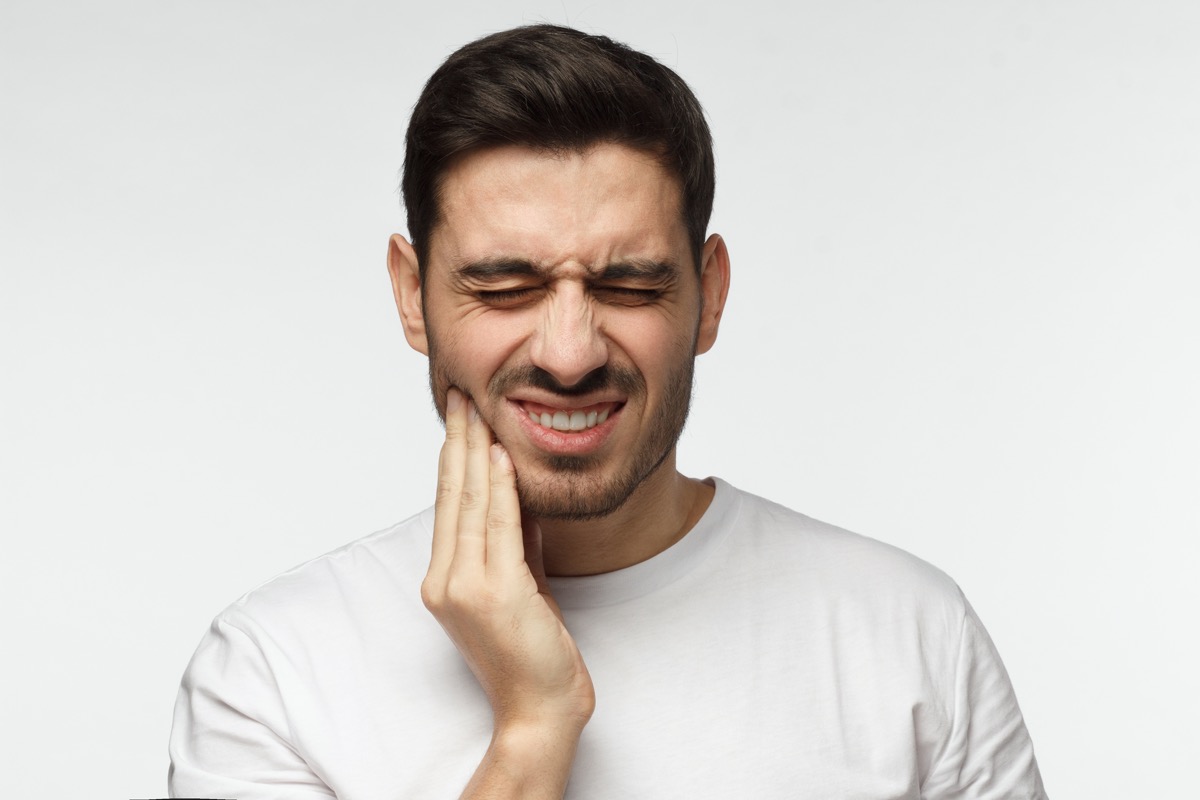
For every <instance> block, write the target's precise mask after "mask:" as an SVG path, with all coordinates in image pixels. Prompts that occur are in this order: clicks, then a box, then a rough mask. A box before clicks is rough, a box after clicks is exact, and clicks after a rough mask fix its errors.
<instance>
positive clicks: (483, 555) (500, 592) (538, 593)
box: [421, 388, 595, 737]
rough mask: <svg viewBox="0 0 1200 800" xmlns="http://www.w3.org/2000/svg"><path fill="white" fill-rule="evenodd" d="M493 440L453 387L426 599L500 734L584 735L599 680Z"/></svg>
mask: <svg viewBox="0 0 1200 800" xmlns="http://www.w3.org/2000/svg"><path fill="white" fill-rule="evenodd" d="M492 438H493V437H492V432H491V430H490V429H489V428H488V426H487V424H486V423H485V422H484V421H483V420H482V419H481V418H480V416H479V415H478V413H477V412H476V410H475V407H474V404H473V403H472V402H471V401H470V400H469V399H467V398H465V397H464V396H463V395H462V394H461V393H460V392H459V391H458V390H457V389H455V388H451V389H450V390H449V392H448V394H447V400H446V441H445V444H444V445H443V446H442V451H441V457H440V459H439V463H438V489H437V502H436V506H435V512H436V519H435V523H434V534H433V552H432V556H431V558H430V564H429V572H428V574H427V575H426V577H425V581H424V583H423V584H422V586H421V594H422V598H423V599H424V601H425V605H426V606H427V607H428V608H429V610H430V611H431V612H432V613H433V615H434V616H435V617H436V618H437V620H438V622H439V623H441V625H442V627H443V628H444V629H445V631H446V633H447V634H448V635H449V636H450V638H451V640H453V642H454V644H455V646H456V647H457V648H458V650H459V652H460V653H461V654H462V656H463V658H464V659H465V660H466V662H467V664H468V665H469V666H470V668H471V671H472V672H473V673H474V674H475V677H476V678H477V679H478V680H479V683H480V685H481V686H482V687H483V689H484V691H485V692H486V694H487V696H488V699H489V701H490V702H491V705H492V711H493V714H494V718H495V729H496V732H497V734H500V733H503V732H504V731H506V730H518V729H520V730H530V729H531V728H533V729H539V730H542V731H546V732H550V731H553V732H554V733H555V735H561V734H563V733H570V732H572V731H573V732H574V736H575V737H577V736H578V733H579V731H581V730H582V728H583V725H584V724H585V723H586V722H587V720H588V718H589V717H590V716H591V712H592V708H593V706H594V702H595V700H594V692H593V689H592V683H591V678H590V676H589V675H588V672H587V667H586V666H585V665H584V663H583V658H582V657H581V655H580V653H579V650H578V648H577V647H576V646H575V642H574V640H573V639H572V638H571V635H570V633H569V632H568V631H567V630H566V628H565V626H564V625H563V621H562V614H561V612H560V611H559V609H558V605H557V604H556V603H555V602H554V599H553V597H551V595H550V593H549V588H548V584H547V582H546V579H545V574H544V573H543V572H542V570H541V553H540V548H541V541H540V535H539V532H538V530H537V529H536V525H535V524H531V525H530V526H529V530H523V528H522V523H521V510H520V504H519V502H518V499H517V488H516V473H515V471H514V468H513V464H512V460H511V459H510V458H509V456H508V453H507V452H506V451H505V450H504V447H503V446H502V445H500V444H499V443H493V442H492ZM527 547H529V548H530V552H529V553H528V556H529V557H528V560H527V558H526V556H527V554H526V548H527ZM531 565H532V567H531Z"/></svg>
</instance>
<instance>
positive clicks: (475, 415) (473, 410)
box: [471, 400, 479, 422]
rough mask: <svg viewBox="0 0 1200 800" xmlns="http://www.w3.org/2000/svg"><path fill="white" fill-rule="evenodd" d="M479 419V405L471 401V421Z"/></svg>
mask: <svg viewBox="0 0 1200 800" xmlns="http://www.w3.org/2000/svg"><path fill="white" fill-rule="evenodd" d="M478 421H479V406H477V405H475V401H474V400H472V401H471V422H478Z"/></svg>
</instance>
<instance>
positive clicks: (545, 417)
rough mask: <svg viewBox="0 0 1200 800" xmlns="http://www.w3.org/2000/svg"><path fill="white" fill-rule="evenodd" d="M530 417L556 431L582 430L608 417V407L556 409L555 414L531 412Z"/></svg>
mask: <svg viewBox="0 0 1200 800" xmlns="http://www.w3.org/2000/svg"><path fill="white" fill-rule="evenodd" d="M529 418H530V419H531V420H533V421H534V422H536V423H537V424H538V425H541V426H542V427H543V428H553V429H554V430H556V431H581V430H584V429H586V428H593V427H595V426H596V425H599V424H600V423H601V422H604V420H606V419H608V409H607V408H606V409H604V410H603V411H600V412H596V411H572V412H570V413H567V412H566V411H555V412H554V413H553V414H551V413H549V412H547V411H543V412H542V413H541V414H538V413H537V412H536V411H530V412H529Z"/></svg>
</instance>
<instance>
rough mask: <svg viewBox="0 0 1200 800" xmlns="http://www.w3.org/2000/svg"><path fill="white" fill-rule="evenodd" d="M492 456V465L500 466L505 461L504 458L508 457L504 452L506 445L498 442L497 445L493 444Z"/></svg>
mask: <svg viewBox="0 0 1200 800" xmlns="http://www.w3.org/2000/svg"><path fill="white" fill-rule="evenodd" d="M491 454H492V463H493V464H499V463H500V462H501V461H503V460H504V456H505V455H506V454H505V452H504V445H502V444H500V443H499V442H496V443H495V444H493V445H492V447H491Z"/></svg>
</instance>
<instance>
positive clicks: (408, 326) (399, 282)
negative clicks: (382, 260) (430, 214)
mask: <svg viewBox="0 0 1200 800" xmlns="http://www.w3.org/2000/svg"><path fill="white" fill-rule="evenodd" d="M387 262H388V272H389V273H390V274H391V276H392V294H393V295H395V297H396V309H397V310H398V311H399V312H400V324H401V325H403V326H404V338H405V339H407V340H408V344H409V346H410V347H412V349H413V350H416V351H417V352H419V353H424V354H425V355H429V338H428V335H427V334H426V332H425V309H424V307H423V304H422V303H421V269H420V265H419V264H417V252H416V251H415V250H413V246H412V245H411V244H409V243H408V240H407V239H405V238H404V237H403V236H401V235H400V234H398V233H397V234H395V235H393V236H392V238H391V240H389V241H388V255H387Z"/></svg>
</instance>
